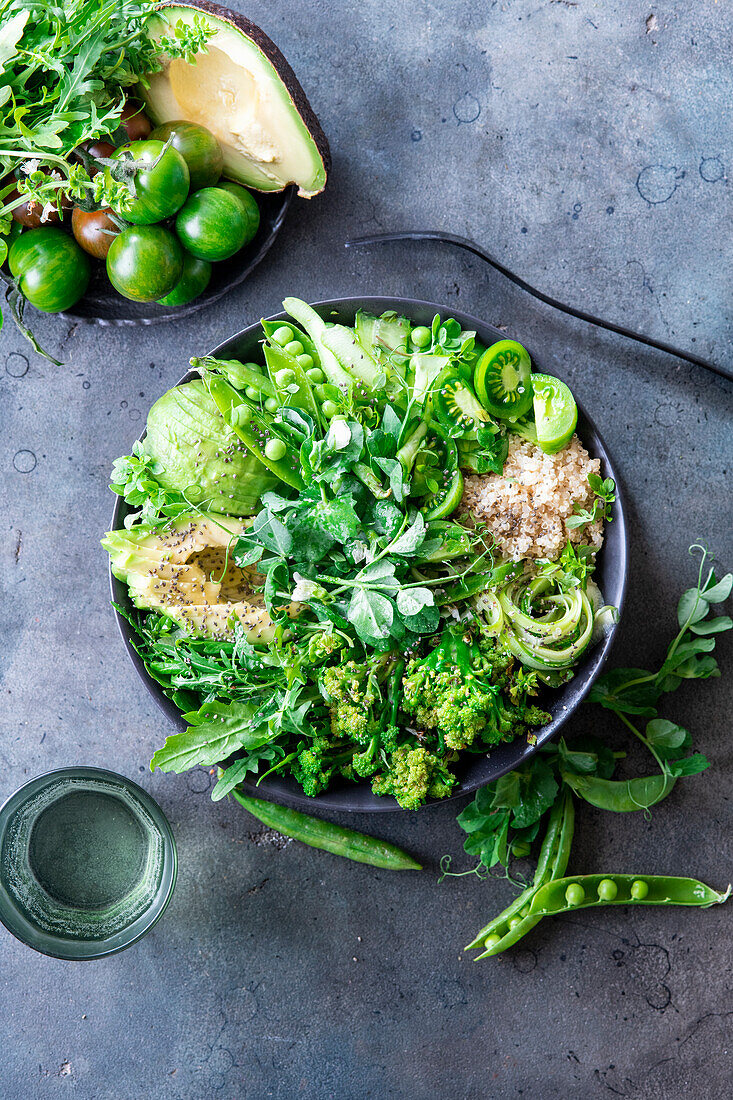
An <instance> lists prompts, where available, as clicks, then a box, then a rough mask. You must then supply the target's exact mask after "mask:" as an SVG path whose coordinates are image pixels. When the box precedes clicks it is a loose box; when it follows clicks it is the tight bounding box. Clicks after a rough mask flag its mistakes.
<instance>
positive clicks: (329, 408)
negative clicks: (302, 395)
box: [321, 401, 339, 420]
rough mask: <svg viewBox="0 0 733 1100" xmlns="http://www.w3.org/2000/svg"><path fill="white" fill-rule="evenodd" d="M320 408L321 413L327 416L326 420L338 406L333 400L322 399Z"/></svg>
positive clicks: (334, 412)
mask: <svg viewBox="0 0 733 1100" xmlns="http://www.w3.org/2000/svg"><path fill="white" fill-rule="evenodd" d="M321 409H322V410H323V415H324V416H325V417H327V419H328V420H330V419H331V417H332V416H335V415H336V413H337V412H338V411H339V407H338V405H337V404H336V402H335V401H324V402H323V404H322V405H321Z"/></svg>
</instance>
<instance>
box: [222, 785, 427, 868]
mask: <svg viewBox="0 0 733 1100" xmlns="http://www.w3.org/2000/svg"><path fill="white" fill-rule="evenodd" d="M232 794H233V795H234V797H235V798H236V800H237V802H238V803H239V804H240V806H243V807H244V809H245V810H248V811H249V813H251V814H252V815H253V816H254V817H256V818H257V819H258V821H261V822H262V823H263V824H264V825H267V826H268V828H270V829H276V830H277V832H279V833H283V834H284V835H285V836H290V837H292V838H293V840H300V841H301V842H302V843H303V844H309V845H310V846H311V848H322V849H323V850H324V851H326V852H332V853H333V855H335V856H343V857H344V858H345V859H351V860H353V861H354V862H355V863H369V864H370V865H371V866H372V867H381V868H383V870H386V871H422V865H421V864H419V863H417V862H416V861H415V860H414V859H413V858H412V856H409V855H408V854H407V852H403V851H402V849H401V848H397V847H396V846H395V845H394V844H389V843H388V842H387V841H386V840H378V839H377V838H376V837H373V836H366V835H365V834H364V833H357V832H355V831H354V830H353V829H344V828H342V827H341V826H340V825H333V824H332V823H331V822H330V821H323V820H322V819H321V818H318V817H310V816H309V815H308V814H301V813H299V812H298V811H297V810H291V809H289V808H288V807H287V806H280V805H279V804H278V803H277V802H265V801H264V800H263V799H261V798H249V797H248V796H247V795H243V794H240V792H239V791H237V790H234V791H232Z"/></svg>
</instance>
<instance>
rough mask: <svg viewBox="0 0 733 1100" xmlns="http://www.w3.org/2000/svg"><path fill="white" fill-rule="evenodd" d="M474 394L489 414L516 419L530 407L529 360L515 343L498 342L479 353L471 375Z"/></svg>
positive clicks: (512, 341) (511, 341) (530, 380)
mask: <svg viewBox="0 0 733 1100" xmlns="http://www.w3.org/2000/svg"><path fill="white" fill-rule="evenodd" d="M473 384H474V389H475V390H476V395H477V397H478V399H479V401H480V402H481V404H482V405H483V406H484V408H485V409H488V410H489V412H490V413H493V414H494V416H501V417H504V418H505V419H509V420H517V419H519V417H520V416H524V414H525V413H526V412H529V410H530V409H531V407H532V361H531V359H530V357H529V353H528V352H527V351H526V349H525V348H523V347H522V345H521V344H518V343H517V341H516V340H499V341H498V342H497V343H496V344H492V345H491V347H490V348H487V349H486V351H485V352H484V353H483V355H482V356H481V358H480V359H479V361H478V362H477V363H476V366H475V367H474V372H473Z"/></svg>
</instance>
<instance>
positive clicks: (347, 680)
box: [321, 661, 378, 745]
mask: <svg viewBox="0 0 733 1100" xmlns="http://www.w3.org/2000/svg"><path fill="white" fill-rule="evenodd" d="M321 686H322V688H323V690H324V692H325V694H326V695H327V697H328V700H329V702H330V704H331V706H330V711H331V732H332V733H333V735H334V737H338V738H341V739H346V740H350V741H356V742H358V744H360V745H367V744H369V742H370V741H371V739H372V736H373V734H374V727H375V720H374V718H373V716H372V714H371V710H370V708H371V707H372V705H373V704H374V703H375V702H376V699H377V695H378V692H377V690H376V689H375V687H374V686H373V683H372V677H371V674H370V670H369V669H368V668H366V667H365V666H364V665H357V664H356V662H355V661H347V662H346V663H345V664H343V665H332V666H330V667H329V668H326V669H324V670H323V673H322V675H321Z"/></svg>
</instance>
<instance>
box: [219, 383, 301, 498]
mask: <svg viewBox="0 0 733 1100" xmlns="http://www.w3.org/2000/svg"><path fill="white" fill-rule="evenodd" d="M204 382H205V383H206V388H207V389H208V391H209V393H210V394H211V396H212V397H213V399H214V401H215V402H216V406H217V408H218V409H219V412H220V413H221V415H222V416H223V417H224V419H225V421H226V422H227V424H228V425H229V427H230V428H231V429H232V431H233V432H234V433H235V434H236V435H238V436H239V438H240V439H241V440H242V442H243V443H244V444H245V445H246V447H247V448H248V449H249V450H250V451H251V452H252V454H254V455H256V456H257V458H259V460H260V462H261V463H262V464H263V466H267V468H268V470H272V472H273V474H276V475H277V476H278V477H279V478H280V480H281V481H284V482H285V483H286V485H291V486H292V487H293V489H303V488H304V485H305V483H304V481H303V479H302V477H301V476H300V473H299V470H298V461H299V460H298V454H297V453H296V452H295V451H294V450H292V448H288V450H287V452H286V454H285V456H284V457H283V458H273V457H271V454H272V451H271V453H270V454H269V455H268V453H267V445H266V443H265V442H264V436H265V433H266V432H267V431H268V430H269V421H268V420H266V419H265V418H264V417H263V416H261V415H260V414H259V413H258V412H257V411H255V410H253V409H252V406H251V404H249V403H248V402H247V401H246V400H245V399H244V398H243V397H242V395H241V394H240V393H238V392H237V390H235V389H234V387H233V386H231V385H230V384H229V383H228V382H227V381H226V379H224V378H222V377H221V376H219V375H216V374H208V375H205V376H204ZM269 384H270V383H269V382H268V385H269ZM245 415H246V419H245Z"/></svg>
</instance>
